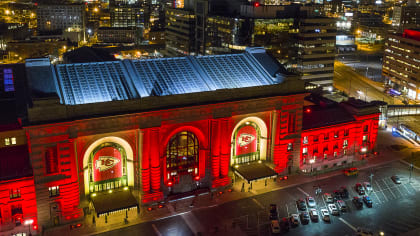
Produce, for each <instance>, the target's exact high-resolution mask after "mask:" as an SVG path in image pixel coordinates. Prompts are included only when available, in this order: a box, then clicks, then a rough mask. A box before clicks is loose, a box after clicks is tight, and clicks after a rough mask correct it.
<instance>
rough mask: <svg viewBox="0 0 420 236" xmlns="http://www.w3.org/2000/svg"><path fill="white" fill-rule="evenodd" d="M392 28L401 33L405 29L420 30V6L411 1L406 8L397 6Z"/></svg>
mask: <svg viewBox="0 0 420 236" xmlns="http://www.w3.org/2000/svg"><path fill="white" fill-rule="evenodd" d="M392 26H393V27H395V28H397V29H398V31H399V32H403V31H404V30H405V29H410V28H412V29H418V28H420V6H417V5H416V4H415V2H414V3H413V1H409V2H408V4H407V5H406V6H395V7H394V11H393V15H392Z"/></svg>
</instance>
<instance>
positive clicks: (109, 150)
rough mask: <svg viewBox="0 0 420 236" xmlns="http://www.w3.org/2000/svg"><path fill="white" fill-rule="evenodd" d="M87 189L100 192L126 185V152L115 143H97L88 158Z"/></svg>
mask: <svg viewBox="0 0 420 236" xmlns="http://www.w3.org/2000/svg"><path fill="white" fill-rule="evenodd" d="M88 165H89V167H88V168H89V184H90V185H89V190H90V192H100V191H105V190H109V189H115V188H121V187H124V186H127V183H128V180H127V154H126V152H125V150H124V148H123V147H122V146H121V145H119V144H116V143H111V142H106V143H102V144H100V145H98V146H97V147H96V148H95V149H94V150H93V151H92V152H91V154H90V159H89V163H88Z"/></svg>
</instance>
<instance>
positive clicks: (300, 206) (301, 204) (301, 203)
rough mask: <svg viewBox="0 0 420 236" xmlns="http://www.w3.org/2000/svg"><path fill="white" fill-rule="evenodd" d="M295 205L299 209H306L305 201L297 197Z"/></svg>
mask: <svg viewBox="0 0 420 236" xmlns="http://www.w3.org/2000/svg"><path fill="white" fill-rule="evenodd" d="M296 206H297V208H298V209H299V211H306V204H305V201H303V199H298V200H297V201H296Z"/></svg>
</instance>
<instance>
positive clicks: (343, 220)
mask: <svg viewBox="0 0 420 236" xmlns="http://www.w3.org/2000/svg"><path fill="white" fill-rule="evenodd" d="M338 219H339V220H340V221H341V222H343V223H344V224H346V225H347V226H348V227H350V228H351V229H352V230H354V231H357V229H356V227H354V226H353V225H351V224H350V223H349V222H347V221H346V220H345V219H343V218H341V217H338Z"/></svg>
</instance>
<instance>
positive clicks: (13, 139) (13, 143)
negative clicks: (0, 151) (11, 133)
mask: <svg viewBox="0 0 420 236" xmlns="http://www.w3.org/2000/svg"><path fill="white" fill-rule="evenodd" d="M11 140H12V145H15V144H16V138H15V137H13V138H11Z"/></svg>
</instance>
